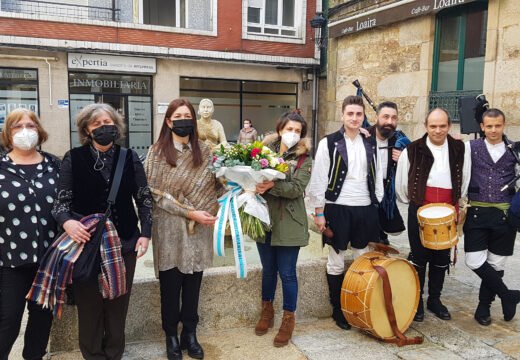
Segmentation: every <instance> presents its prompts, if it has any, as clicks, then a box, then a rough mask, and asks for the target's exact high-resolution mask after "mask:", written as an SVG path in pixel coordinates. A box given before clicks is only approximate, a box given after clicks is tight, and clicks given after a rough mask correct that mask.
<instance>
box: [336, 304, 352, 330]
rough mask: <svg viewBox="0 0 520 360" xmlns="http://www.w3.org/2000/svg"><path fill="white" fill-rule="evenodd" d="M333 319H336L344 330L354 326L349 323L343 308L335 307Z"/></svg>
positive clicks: (337, 323)
mask: <svg viewBox="0 0 520 360" xmlns="http://www.w3.org/2000/svg"><path fill="white" fill-rule="evenodd" d="M332 319H334V322H335V323H336V325H338V327H339V328H340V329H343V330H350V329H351V328H352V326H350V324H349V323H348V321H347V319H345V316H343V312H342V311H341V309H336V308H334V309H333V310H332Z"/></svg>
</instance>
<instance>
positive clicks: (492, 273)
mask: <svg viewBox="0 0 520 360" xmlns="http://www.w3.org/2000/svg"><path fill="white" fill-rule="evenodd" d="M473 271H474V272H475V274H477V275H478V276H479V277H480V278H481V279H482V282H483V284H484V285H485V286H486V287H487V288H488V289H490V290H491V291H493V292H494V293H495V294H497V295H498V297H500V300H502V312H503V313H504V320H505V321H511V320H512V319H513V318H514V317H515V314H516V305H517V304H518V303H519V302H520V291H518V290H509V289H508V288H507V286H506V284H504V282H503V281H502V277H501V276H500V272H499V271H496V270H495V269H493V267H492V266H491V265H489V263H488V262H487V261H486V262H485V263H484V264H482V266H480V267H479V268H478V269H475V270H473Z"/></svg>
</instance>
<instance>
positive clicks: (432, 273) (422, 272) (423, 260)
mask: <svg viewBox="0 0 520 360" xmlns="http://www.w3.org/2000/svg"><path fill="white" fill-rule="evenodd" d="M418 209H419V206H417V205H415V204H412V203H410V205H409V206H408V241H409V243H410V250H411V251H412V254H411V255H412V256H411V261H412V263H413V264H414V266H415V269H416V270H417V274H418V275H419V282H420V284H421V294H422V293H423V289H424V283H425V276H426V265H427V264H428V263H429V267H428V294H429V296H430V298H432V299H433V298H439V297H440V296H441V292H442V288H443V285H444V276H445V273H446V270H448V266H449V265H450V249H445V250H432V249H428V248H425V247H424V246H423V245H422V243H421V237H420V235H419V222H418V221H417V210H418Z"/></svg>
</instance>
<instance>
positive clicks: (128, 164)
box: [70, 145, 138, 240]
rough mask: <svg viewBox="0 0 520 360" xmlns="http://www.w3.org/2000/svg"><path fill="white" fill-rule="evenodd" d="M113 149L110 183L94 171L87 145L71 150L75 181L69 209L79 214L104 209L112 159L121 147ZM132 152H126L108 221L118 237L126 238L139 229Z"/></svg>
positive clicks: (108, 189) (88, 213)
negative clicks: (114, 228) (121, 174)
mask: <svg viewBox="0 0 520 360" xmlns="http://www.w3.org/2000/svg"><path fill="white" fill-rule="evenodd" d="M114 146H116V149H115V152H114V164H113V165H114V166H112V170H111V174H110V183H108V184H107V182H106V181H105V179H103V176H102V175H101V173H100V172H99V171H96V170H94V158H93V157H92V153H91V152H90V149H89V147H90V145H84V146H82V147H78V148H74V149H72V150H71V151H70V156H71V160H72V177H73V180H74V187H73V191H74V198H73V200H72V210H73V211H74V212H76V213H79V214H82V215H85V216H86V215H90V214H94V213H104V212H105V211H106V209H107V206H108V203H107V198H108V193H109V191H110V186H111V185H112V179H113V177H114V172H115V162H116V161H117V159H118V157H119V151H120V149H121V148H120V146H119V145H114ZM134 179H135V177H134V164H133V158H132V151H128V152H127V154H126V159H125V167H124V169H123V176H122V178H121V185H119V190H118V192H117V196H116V202H115V204H114V205H113V206H112V213H111V215H110V220H112V222H113V223H114V225H115V227H116V229H117V233H118V235H119V237H120V238H121V239H124V240H129V239H130V238H131V237H132V236H133V235H135V234H136V233H137V231H138V228H137V216H136V214H135V210H134V204H133V201H132V195H133V193H134V191H135V189H136V185H135V180H134Z"/></svg>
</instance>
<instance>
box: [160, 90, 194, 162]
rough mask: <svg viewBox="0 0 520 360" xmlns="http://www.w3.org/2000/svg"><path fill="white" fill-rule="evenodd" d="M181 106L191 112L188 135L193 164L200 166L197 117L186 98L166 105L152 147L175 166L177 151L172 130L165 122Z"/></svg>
mask: <svg viewBox="0 0 520 360" xmlns="http://www.w3.org/2000/svg"><path fill="white" fill-rule="evenodd" d="M181 106H187V107H188V109H189V110H190V113H191V120H192V121H193V134H191V135H190V144H191V152H192V158H193V165H195V166H200V165H202V152H201V151H200V147H199V134H198V132H197V117H196V116H195V109H194V108H193V105H191V103H190V102H189V101H188V100H185V99H175V100H173V101H172V102H171V103H170V105H168V109H167V110H166V114H165V115H164V121H163V124H162V127H161V132H160V133H159V138H158V139H157V142H156V143H155V144H154V147H155V148H156V149H157V152H158V154H161V155H163V156H164V157H165V158H166V162H167V163H168V164H170V165H171V166H174V167H175V166H177V151H175V146H174V145H173V139H172V130H171V128H170V127H169V126H168V123H167V122H168V119H169V118H170V117H171V116H172V115H173V113H174V112H175V110H177V109H178V108H180V107H181ZM172 121H173V120H172Z"/></svg>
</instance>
